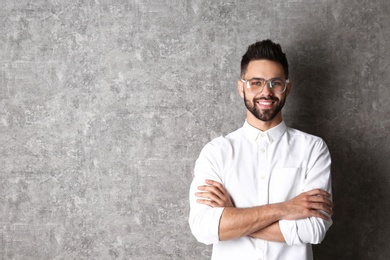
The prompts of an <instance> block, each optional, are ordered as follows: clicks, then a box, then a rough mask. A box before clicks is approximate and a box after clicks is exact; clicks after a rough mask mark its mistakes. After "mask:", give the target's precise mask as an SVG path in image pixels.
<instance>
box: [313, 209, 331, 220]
mask: <svg viewBox="0 0 390 260" xmlns="http://www.w3.org/2000/svg"><path fill="white" fill-rule="evenodd" d="M312 216H313V217H317V218H321V219H323V220H330V217H329V216H327V215H325V214H324V213H321V212H320V211H316V210H313V211H312Z"/></svg>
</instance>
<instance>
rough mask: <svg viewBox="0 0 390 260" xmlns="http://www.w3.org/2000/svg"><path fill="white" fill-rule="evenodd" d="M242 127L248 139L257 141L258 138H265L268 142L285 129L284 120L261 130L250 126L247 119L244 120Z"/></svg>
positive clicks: (274, 139) (276, 137)
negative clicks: (265, 129)
mask: <svg viewBox="0 0 390 260" xmlns="http://www.w3.org/2000/svg"><path fill="white" fill-rule="evenodd" d="M243 128H244V131H245V134H246V136H247V137H248V138H249V139H251V140H253V141H258V140H259V139H262V138H266V139H267V140H268V142H270V143H272V142H274V141H276V140H278V139H279V138H280V137H281V136H282V135H283V134H284V133H285V132H286V130H287V126H286V124H285V123H284V121H282V122H280V123H279V124H278V125H277V126H275V127H273V128H271V129H268V130H267V131H264V132H263V131H261V130H259V129H257V128H256V127H253V126H251V125H250V124H249V123H248V121H247V120H245V123H244V126H243Z"/></svg>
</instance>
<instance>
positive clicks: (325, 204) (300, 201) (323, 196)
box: [282, 189, 333, 220]
mask: <svg viewBox="0 0 390 260" xmlns="http://www.w3.org/2000/svg"><path fill="white" fill-rule="evenodd" d="M330 196H331V195H330V194H329V193H328V192H326V191H324V190H320V189H315V190H311V191H307V192H304V193H301V194H299V195H298V196H296V197H295V198H293V199H291V200H289V201H287V202H284V203H282V211H283V217H282V219H286V220H296V219H303V218H308V217H318V218H322V219H324V220H329V217H328V216H327V215H326V214H324V213H322V212H321V211H323V212H326V213H328V214H329V215H332V214H333V210H332V207H333V203H332V201H331V200H330Z"/></svg>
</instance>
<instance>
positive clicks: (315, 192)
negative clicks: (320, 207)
mask: <svg viewBox="0 0 390 260" xmlns="http://www.w3.org/2000/svg"><path fill="white" fill-rule="evenodd" d="M306 194H307V195H310V196H323V197H326V198H330V197H331V194H330V193H329V192H327V191H324V190H321V189H314V190H310V191H307V192H306Z"/></svg>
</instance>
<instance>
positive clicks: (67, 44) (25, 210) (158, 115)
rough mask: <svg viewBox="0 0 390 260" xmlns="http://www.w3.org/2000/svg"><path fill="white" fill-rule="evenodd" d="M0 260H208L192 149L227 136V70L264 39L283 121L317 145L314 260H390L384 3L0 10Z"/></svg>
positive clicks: (387, 10) (14, 4) (233, 120)
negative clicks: (328, 207) (328, 221)
mask: <svg viewBox="0 0 390 260" xmlns="http://www.w3.org/2000/svg"><path fill="white" fill-rule="evenodd" d="M0 31H1V34H0V46H1V48H0V141H1V144H0V258H1V259H209V258H210V253H211V247H209V246H205V245H202V244H199V243H198V242H196V240H195V239H194V238H193V237H192V235H191V233H190V230H189V227H188V222H187V218H188V211H189V205H188V188H189V185H190V182H191V180H192V174H193V172H192V171H193V166H194V162H195V160H196V158H197V156H198V154H199V152H200V149H201V148H202V147H203V146H204V145H205V144H206V143H207V142H208V141H209V140H211V139H212V138H214V137H217V136H219V135H221V134H226V133H229V132H231V131H233V130H235V129H237V128H238V127H240V126H241V125H242V124H243V122H244V118H245V109H244V105H243V102H242V100H241V98H240V97H239V95H238V93H237V91H236V84H237V79H238V77H239V63H240V58H241V56H242V55H243V53H244V52H245V50H246V48H247V46H248V45H249V44H251V43H253V42H255V41H256V40H261V39H266V38H271V39H273V40H274V41H276V42H279V43H281V45H282V46H283V48H284V51H285V52H286V53H287V56H288V59H289V62H290V70H291V79H292V81H293V82H294V88H293V92H292V94H291V95H290V96H289V98H288V101H287V104H286V107H285V112H284V118H285V121H286V122H287V124H288V125H289V126H290V127H295V128H298V129H300V130H303V131H306V132H309V133H312V134H315V135H319V136H321V137H322V138H323V139H324V140H325V141H326V142H327V144H328V146H329V148H330V151H331V154H332V159H333V166H332V175H333V189H334V202H335V204H336V206H335V215H334V225H333V227H332V228H331V229H330V230H329V232H328V235H327V237H326V239H325V241H324V242H323V243H322V244H321V245H318V246H315V247H314V254H315V258H316V259H390V246H389V245H390V244H389V242H388V241H389V240H388V239H389V237H390V225H389V218H390V210H389V209H390V151H389V147H390V140H389V134H390V117H389V112H390V73H389V68H390V2H389V1H388V0H359V1H341V0H321V1H318V0H262V1H258V0H249V1H238V0H224V1H202V0H174V1H173V0H172V1H169V0H155V1H151V0H143V1H141V0H72V1H70V0H35V1H31V0H19V1H12V0H3V1H1V3H0Z"/></svg>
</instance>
